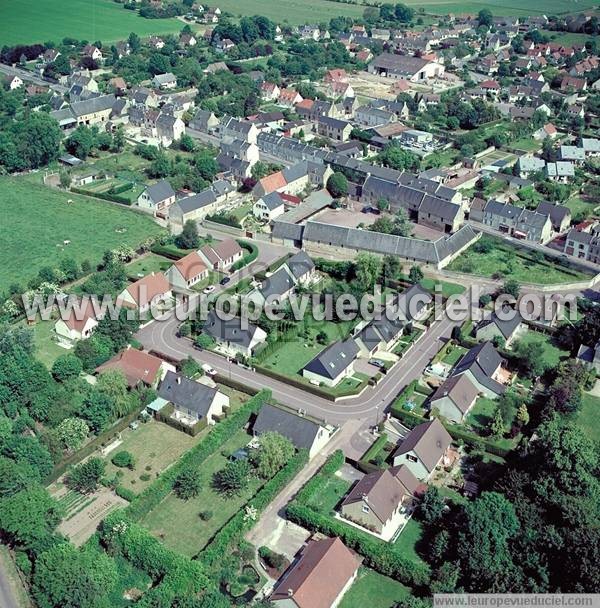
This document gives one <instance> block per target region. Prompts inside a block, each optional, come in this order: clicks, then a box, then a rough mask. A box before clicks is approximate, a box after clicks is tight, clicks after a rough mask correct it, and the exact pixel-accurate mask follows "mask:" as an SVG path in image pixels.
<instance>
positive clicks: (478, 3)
mask: <svg viewBox="0 0 600 608" xmlns="http://www.w3.org/2000/svg"><path fill="white" fill-rule="evenodd" d="M405 4H407V5H408V6H412V7H413V8H414V9H415V10H419V9H420V8H421V7H422V8H423V9H424V10H425V12H426V13H435V14H438V15H439V14H443V15H447V14H448V13H459V14H460V13H472V14H475V15H476V14H477V13H478V12H479V11H480V10H481V9H482V8H489V9H490V10H491V11H492V13H493V14H494V15H515V16H519V15H540V14H542V13H543V14H546V15H560V14H564V13H569V12H579V11H584V10H586V9H589V8H593V7H595V6H596V5H597V2H594V1H593V0H548V1H547V2H544V3H540V2H538V1H537V0H524V2H515V0H470V1H466V2H461V1H460V0H457V1H453V0H405Z"/></svg>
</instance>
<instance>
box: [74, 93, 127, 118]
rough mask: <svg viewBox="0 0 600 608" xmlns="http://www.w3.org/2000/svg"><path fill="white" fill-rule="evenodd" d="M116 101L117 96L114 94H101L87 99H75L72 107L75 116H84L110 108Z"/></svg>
mask: <svg viewBox="0 0 600 608" xmlns="http://www.w3.org/2000/svg"><path fill="white" fill-rule="evenodd" d="M115 101H116V97H115V96H114V95H101V96H100V97H93V98H92V99H86V100H85V101H74V102H73V103H72V104H71V109H72V110H73V113H74V114H75V116H84V115H87V114H93V113H94V112H102V111H104V110H108V109H109V108H112V107H113V105H114V103H115Z"/></svg>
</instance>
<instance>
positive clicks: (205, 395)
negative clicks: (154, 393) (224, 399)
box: [158, 371, 218, 417]
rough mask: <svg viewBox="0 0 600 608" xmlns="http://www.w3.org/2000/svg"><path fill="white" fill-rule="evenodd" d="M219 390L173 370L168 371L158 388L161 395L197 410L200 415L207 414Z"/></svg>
mask: <svg viewBox="0 0 600 608" xmlns="http://www.w3.org/2000/svg"><path fill="white" fill-rule="evenodd" d="M217 392H218V391H217V389H216V388H211V387H209V386H206V385H204V384H200V383H199V382H194V380H190V379H189V378H186V377H185V376H180V375H179V374H176V373H175V372H172V371H168V372H167V375H166V376H165V378H164V380H163V381H162V382H161V384H160V387H159V389H158V395H159V397H162V398H163V399H166V400H167V401H169V402H171V403H173V404H174V405H178V406H180V407H182V408H185V409H187V410H191V411H192V412H196V413H197V414H198V415H199V417H204V416H206V414H207V413H208V411H209V409H210V406H211V404H212V402H213V400H214V398H215V395H216V394H217Z"/></svg>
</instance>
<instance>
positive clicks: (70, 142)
mask: <svg viewBox="0 0 600 608" xmlns="http://www.w3.org/2000/svg"><path fill="white" fill-rule="evenodd" d="M94 145H95V136H94V132H93V131H92V130H91V129H90V128H88V127H86V126H85V125H79V126H78V127H77V128H76V129H75V131H73V133H71V135H69V137H68V138H67V139H66V140H65V148H66V149H67V150H68V151H69V152H70V153H71V154H73V155H74V156H77V158H81V159H83V160H85V159H86V158H87V157H88V156H89V154H90V152H91V151H92V149H93V148H94Z"/></svg>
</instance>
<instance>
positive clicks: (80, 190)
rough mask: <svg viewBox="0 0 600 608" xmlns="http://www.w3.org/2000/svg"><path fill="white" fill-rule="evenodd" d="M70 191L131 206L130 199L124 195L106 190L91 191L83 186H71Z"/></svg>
mask: <svg viewBox="0 0 600 608" xmlns="http://www.w3.org/2000/svg"><path fill="white" fill-rule="evenodd" d="M71 192H75V193H76V194H85V195H86V196H93V197H94V198H101V199H103V200H105V201H111V202H113V203H119V204H120V205H127V206H131V205H132V201H130V200H129V199H128V198H125V197H124V196H119V195H118V194H108V193H106V192H93V191H92V190H86V189H85V188H71Z"/></svg>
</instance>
